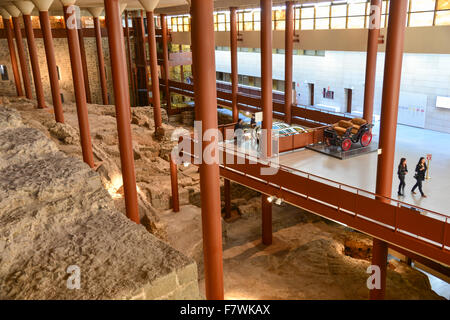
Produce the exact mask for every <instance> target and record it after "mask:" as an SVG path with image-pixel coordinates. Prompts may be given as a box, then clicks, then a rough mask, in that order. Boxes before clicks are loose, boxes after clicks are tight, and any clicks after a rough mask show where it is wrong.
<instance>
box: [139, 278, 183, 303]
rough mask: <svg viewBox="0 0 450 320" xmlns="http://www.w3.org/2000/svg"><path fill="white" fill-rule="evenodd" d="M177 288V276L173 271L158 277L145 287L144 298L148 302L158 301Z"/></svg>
mask: <svg viewBox="0 0 450 320" xmlns="http://www.w3.org/2000/svg"><path fill="white" fill-rule="evenodd" d="M176 288H177V274H176V273H175V271H172V272H171V273H169V274H167V275H165V276H162V277H159V278H158V279H156V280H155V281H153V282H152V283H150V284H148V285H147V286H145V288H144V291H145V298H146V299H148V300H154V299H159V298H161V297H163V296H165V295H167V294H168V293H170V292H173V291H175V290H176Z"/></svg>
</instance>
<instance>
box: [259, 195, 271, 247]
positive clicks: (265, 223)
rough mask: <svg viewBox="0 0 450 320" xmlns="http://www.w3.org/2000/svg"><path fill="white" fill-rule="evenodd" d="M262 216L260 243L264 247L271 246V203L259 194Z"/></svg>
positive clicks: (265, 196)
mask: <svg viewBox="0 0 450 320" xmlns="http://www.w3.org/2000/svg"><path fill="white" fill-rule="evenodd" d="M261 214H262V243H263V244H264V245H266V246H270V245H271V244H272V203H270V202H269V201H268V200H267V195H265V194H264V193H262V194H261Z"/></svg>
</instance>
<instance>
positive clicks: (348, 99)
mask: <svg viewBox="0 0 450 320" xmlns="http://www.w3.org/2000/svg"><path fill="white" fill-rule="evenodd" d="M344 90H345V100H346V110H345V112H347V113H352V100H353V89H344Z"/></svg>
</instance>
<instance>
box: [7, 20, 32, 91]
mask: <svg viewBox="0 0 450 320" xmlns="http://www.w3.org/2000/svg"><path fill="white" fill-rule="evenodd" d="M12 21H13V25H14V35H15V37H16V46H17V53H18V54H19V61H20V69H21V71H22V80H23V86H24V87H25V96H26V97H27V98H28V99H33V94H32V91H31V83H30V76H29V74H28V69H27V61H26V58H25V49H24V47H23V42H22V32H21V30H20V23H19V18H18V17H12Z"/></svg>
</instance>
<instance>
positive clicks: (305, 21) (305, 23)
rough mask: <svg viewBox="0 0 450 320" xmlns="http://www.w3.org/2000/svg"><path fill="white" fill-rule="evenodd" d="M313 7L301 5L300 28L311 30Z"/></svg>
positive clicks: (312, 26)
mask: <svg viewBox="0 0 450 320" xmlns="http://www.w3.org/2000/svg"><path fill="white" fill-rule="evenodd" d="M314 11H315V8H314V7H302V10H301V20H300V29H302V30H312V29H314Z"/></svg>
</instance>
